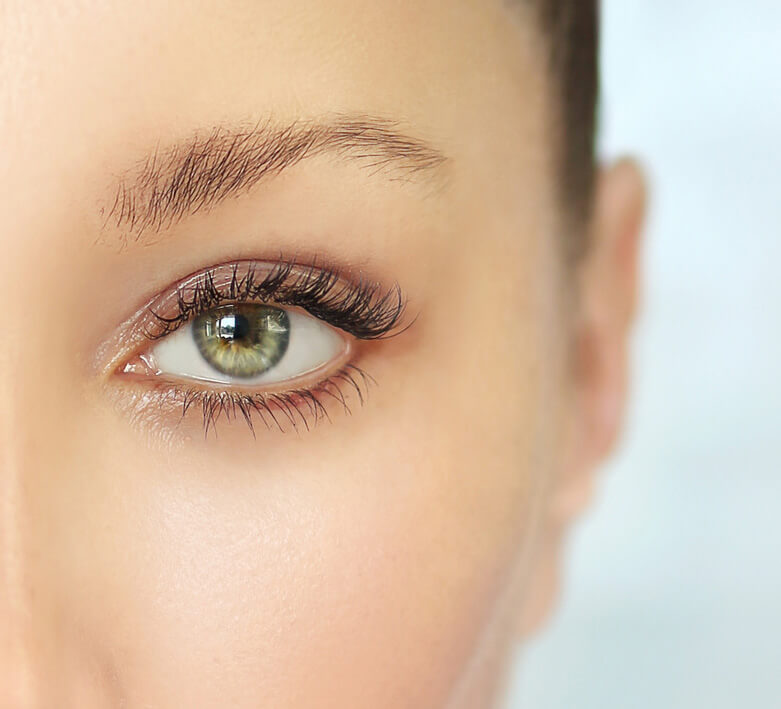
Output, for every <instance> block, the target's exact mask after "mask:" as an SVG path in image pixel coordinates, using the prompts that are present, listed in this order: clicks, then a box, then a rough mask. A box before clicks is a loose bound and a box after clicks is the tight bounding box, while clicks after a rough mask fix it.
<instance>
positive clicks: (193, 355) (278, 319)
mask: <svg viewBox="0 0 781 709" xmlns="http://www.w3.org/2000/svg"><path fill="white" fill-rule="evenodd" d="M347 349H348V341H347V339H346V338H345V337H342V336H341V335H339V334H338V333H337V331H336V330H335V329H334V328H332V327H330V326H328V325H326V324H325V323H323V322H322V321H320V320H318V319H317V318H315V317H313V316H311V315H307V314H304V313H301V312H299V311H297V310H290V309H284V308H280V307H276V306H273V305H266V304H256V303H233V304H229V305H222V306H219V307H215V308H212V309H211V310H207V311H206V312H204V313H202V314H201V315H199V316H197V317H196V318H194V319H193V320H192V321H190V322H189V323H187V324H186V325H183V326H182V327H180V328H179V329H177V330H176V331H175V332H173V333H171V334H169V335H166V336H165V337H164V338H163V339H162V340H161V341H160V342H159V343H158V344H156V345H155V346H154V347H153V348H152V350H151V352H150V357H151V360H152V364H153V366H154V368H155V370H156V371H157V373H158V374H160V375H168V376H170V377H175V378H178V379H195V380H201V381H207V382H216V383H221V384H233V385H236V386H244V387H246V386H255V385H261V384H276V383H279V382H285V381H288V380H292V379H298V378H299V377H302V376H305V375H307V374H310V373H312V372H314V371H316V370H319V369H321V368H323V367H325V366H326V365H328V364H329V363H331V362H332V361H334V360H336V359H339V358H340V357H341V356H342V355H344V354H345V353H346V352H347Z"/></svg>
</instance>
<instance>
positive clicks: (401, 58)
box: [0, 0, 550, 204]
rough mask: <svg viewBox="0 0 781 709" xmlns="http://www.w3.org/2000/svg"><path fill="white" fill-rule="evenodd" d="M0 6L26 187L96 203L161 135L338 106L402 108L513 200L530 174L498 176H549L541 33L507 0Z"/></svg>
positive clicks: (11, 165) (9, 127)
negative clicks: (63, 188)
mask: <svg viewBox="0 0 781 709" xmlns="http://www.w3.org/2000/svg"><path fill="white" fill-rule="evenodd" d="M0 12H2V13H3V18H2V22H1V23H0V25H2V27H3V28H4V29H3V30H2V32H3V36H2V45H3V46H4V52H3V60H2V64H0V73H1V74H2V76H1V77H0V78H1V79H2V80H0V86H2V87H4V88H2V89H0V91H2V94H0V101H1V102H2V106H0V121H2V122H3V123H4V124H5V125H3V126H2V128H3V130H4V133H5V134H6V135H13V136H15V149H14V151H13V153H12V155H11V159H10V160H9V161H8V162H7V163H6V169H7V171H8V175H7V177H8V182H9V183H10V182H14V183H16V184H19V189H20V190H21V189H22V182H20V181H18V180H15V179H11V176H10V173H11V172H14V173H15V174H16V175H19V173H20V171H21V172H22V173H26V174H27V175H28V176H29V180H28V182H27V184H29V182H30V181H32V182H34V183H36V184H39V185H40V186H41V187H44V186H45V185H46V181H47V179H48V180H51V181H54V182H56V184H58V185H63V184H68V185H70V186H74V185H75V184H77V183H78V184H80V185H84V192H85V195H84V200H85V203H86V202H88V201H89V200H90V199H91V198H92V196H91V194H90V195H87V194H86V192H87V190H88V189H89V190H91V191H92V192H95V191H100V189H101V180H103V177H104V175H109V174H111V175H117V174H121V173H122V171H123V170H125V169H126V168H127V167H128V166H129V165H133V164H134V161H136V162H137V161H138V160H139V159H143V157H144V156H145V155H148V153H149V150H150V148H154V146H155V145H168V144H174V145H176V143H177V141H181V140H187V139H188V138H189V137H190V136H192V135H193V134H197V133H198V132H199V131H203V130H207V131H208V130H210V129H212V128H213V127H214V126H220V125H223V124H236V123H240V124H241V125H247V124H254V123H256V122H257V121H262V120H266V119H276V120H278V121H279V122H280V123H281V124H285V123H287V122H288V121H289V120H291V119H293V118H305V119H309V118H317V117H320V116H324V115H326V116H327V115H330V116H333V115H340V114H343V115H350V116H352V115H362V114H367V115H372V116H380V117H382V118H385V119H389V120H393V121H395V120H400V121H402V124H403V126H404V127H405V130H406V132H407V133H410V134H412V135H413V136H415V137H416V138H421V139H423V140H426V141H428V142H429V143H431V144H433V145H435V146H436V148H437V149H438V150H441V152H442V153H444V154H446V155H447V156H448V157H452V158H453V163H454V165H455V167H456V171H457V172H458V171H459V170H460V174H462V175H468V176H469V181H470V182H471V184H472V187H471V188H470V189H473V188H474V185H475V184H486V185H487V184H490V183H492V182H496V183H498V186H499V188H500V189H501V190H507V194H506V195H505V196H506V198H507V199H508V200H509V201H511V200H512V199H517V193H518V192H519V191H521V192H524V191H528V189H526V188H527V187H528V185H520V186H519V185H509V184H508V183H507V181H506V180H499V179H497V175H499V174H500V173H501V174H510V175H518V176H519V177H522V176H523V175H533V176H534V180H536V181H537V183H539V181H540V180H539V177H540V175H541V174H544V173H545V172H546V170H547V167H548V162H549V160H548V153H549V152H550V151H549V150H548V147H547V146H548V145H549V144H550V141H549V139H548V134H547V125H548V123H549V122H548V120H547V118H546V99H545V97H546V84H547V82H546V80H545V78H544V76H543V73H544V72H543V71H542V69H541V67H542V66H543V63H542V62H541V61H540V60H539V59H538V57H539V56H541V52H540V51H539V47H538V46H537V43H538V42H539V41H540V40H539V38H538V37H537V34H536V32H535V31H534V30H533V27H532V23H524V22H523V19H522V18H521V17H520V16H519V14H518V13H517V11H516V12H513V13H512V14H511V13H509V12H508V11H507V10H506V9H505V8H504V7H503V3H501V2H495V3H494V2H489V3H486V2H483V0H455V1H454V0H418V1H416V2H397V1H396V0H373V1H372V2H368V3H367V2H365V0H287V1H286V2H284V3H280V2H273V1H271V0H260V1H253V2H249V1H246V0H245V1H242V0H225V1H220V2H216V1H214V2H205V1H199V2H193V1H192V0H187V1H185V0H181V1H178V2H177V1H174V2H165V3H160V2H133V3H127V2H113V1H106V0H100V1H98V0H95V1H93V2H89V1H82V2H77V3H68V4H65V5H62V4H54V3H28V2H22V0H18V1H17V2H13V1H12V2H9V3H4V5H3V9H2V10H0ZM33 156H36V157H37V158H41V157H42V158H43V160H41V159H36V160H33V159H31V158H32V157H33ZM14 158H15V159H16V160H15V161H14ZM2 169H3V168H2V167H0V170H2ZM457 186H458V185H456V187H457ZM496 187H497V185H492V186H491V190H494V191H495V189H496ZM6 194H7V196H8V192H7V193H6ZM71 197H72V198H73V199H74V200H76V201H78V199H80V197H81V195H80V194H79V193H78V192H74V193H72V195H71ZM22 201H23V200H22ZM20 204H21V203H20Z"/></svg>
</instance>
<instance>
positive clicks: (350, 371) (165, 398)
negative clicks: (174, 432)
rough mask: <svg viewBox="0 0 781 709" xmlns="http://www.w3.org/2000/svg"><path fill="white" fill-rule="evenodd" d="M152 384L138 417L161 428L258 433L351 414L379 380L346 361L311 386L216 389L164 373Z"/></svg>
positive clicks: (137, 402) (141, 397)
mask: <svg viewBox="0 0 781 709" xmlns="http://www.w3.org/2000/svg"><path fill="white" fill-rule="evenodd" d="M150 384H151V385H150V386H149V387H148V388H147V387H145V391H143V392H141V393H139V394H138V395H137V396H136V397H134V401H133V402H132V403H131V406H135V410H134V411H133V412H132V418H135V419H138V418H143V419H144V420H145V421H147V422H148V421H149V420H150V418H151V419H153V421H154V427H155V428H156V429H159V427H160V425H161V424H162V425H163V426H164V427H165V428H169V429H171V428H172V429H177V428H181V427H182V426H183V425H184V424H186V423H187V422H188V421H189V422H191V423H192V422H197V424H198V425H199V427H201V428H202V429H203V432H204V435H206V436H208V435H209V434H210V433H212V432H213V431H215V430H216V429H217V427H218V426H223V425H231V424H234V423H239V424H242V425H245V426H246V427H247V428H248V429H249V430H250V432H251V433H252V434H253V435H254V436H256V437H257V434H258V433H259V432H260V431H261V430H270V431H277V432H282V433H290V432H299V433H300V432H302V431H306V430H310V429H312V428H314V427H315V426H318V425H320V424H321V423H323V422H331V421H332V419H333V416H334V414H347V415H350V414H352V413H354V412H355V410H356V409H357V408H360V407H361V406H363V404H364V403H365V402H366V399H367V395H368V393H369V390H370V389H371V388H372V387H373V386H374V385H376V381H375V380H374V378H373V377H372V376H371V375H370V374H368V372H366V371H365V370H364V369H362V368H361V367H358V366H357V365H354V364H351V363H346V364H344V365H343V366H342V367H340V368H339V369H338V370H336V371H333V372H331V373H330V374H327V375H326V376H324V377H323V378H321V379H320V380H318V381H315V382H314V383H310V384H309V385H308V386H300V387H288V388H285V389H278V390H263V391H256V392H249V391H241V390H233V389H226V388H220V389H214V388H208V387H198V386H192V385H191V384H190V383H186V382H170V381H160V380H159V379H156V380H154V381H152V382H151V383H150ZM185 428H186V427H185Z"/></svg>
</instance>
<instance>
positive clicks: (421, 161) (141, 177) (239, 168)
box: [101, 115, 448, 239]
mask: <svg viewBox="0 0 781 709" xmlns="http://www.w3.org/2000/svg"><path fill="white" fill-rule="evenodd" d="M398 125H399V124H398V122H396V121H392V120H389V119H385V118H380V117H376V116H366V115H361V116H349V115H337V116H335V117H332V118H331V119H330V120H328V121H322V120H303V119H298V120H295V121H292V122H289V123H287V124H282V125H280V124H276V123H274V122H273V121H271V120H270V119H269V120H266V121H264V122H262V123H261V122H259V123H257V124H255V125H252V126H246V125H244V126H224V125H223V126H217V127H215V128H213V129H212V130H211V131H209V132H208V133H206V134H205V135H204V134H203V133H201V134H195V135H193V136H192V137H190V138H189V139H186V140H184V141H183V142H179V143H173V144H171V145H168V146H160V145H158V146H157V147H156V148H155V149H154V150H152V151H151V152H150V153H149V154H148V155H147V156H145V157H144V158H142V159H141V160H140V161H138V163H137V164H136V165H135V166H134V167H132V168H130V169H128V170H126V171H125V172H123V173H121V175H120V177H119V179H118V180H117V184H116V192H115V197H114V199H113V202H108V203H106V205H105V206H103V207H102V208H101V213H102V216H103V218H104V224H103V225H104V228H109V227H113V228H114V229H118V230H121V231H122V232H123V233H124V234H125V235H130V236H132V237H134V238H135V239H139V238H140V237H141V236H142V235H143V234H145V233H147V232H160V231H163V230H165V229H168V228H170V227H172V226H173V225H175V224H176V223H178V222H179V221H180V220H182V219H183V218H185V217H186V216H187V215H190V214H194V213H197V212H201V211H208V210H209V209H211V208H213V207H214V206H215V205H217V204H218V203H219V202H221V201H223V200H225V199H228V198H230V197H235V196H238V195H240V194H243V193H246V192H247V191H248V190H249V189H250V188H251V187H252V186H253V185H255V184H256V183H257V182H259V181H260V180H261V179H263V178H264V177H267V176H270V175H278V174H279V173H281V172H282V171H284V170H285V169H287V168H289V167H292V166H293V165H296V164H298V163H300V162H301V161H303V160H305V159H307V158H310V157H313V156H317V155H322V154H325V153H331V154H334V155H337V156H338V157H340V158H343V159H346V160H350V161H354V162H356V163H358V164H359V165H361V166H362V167H365V168H368V169H370V170H372V171H373V172H374V173H383V174H385V175H386V177H387V178H388V179H389V180H403V181H416V180H418V179H420V178H424V179H427V180H430V179H431V178H432V177H434V176H435V175H436V174H440V175H441V172H442V171H441V168H442V166H443V164H444V163H446V162H447V160H448V158H447V157H446V156H445V155H444V154H443V153H442V152H441V151H440V150H438V149H437V148H435V147H434V146H433V145H431V144H429V143H427V142H425V141H424V140H422V139H420V138H416V137H413V136H411V135H407V134H405V133H402V132H401V131H400V130H399V129H398Z"/></svg>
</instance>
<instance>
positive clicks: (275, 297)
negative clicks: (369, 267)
mask: <svg viewBox="0 0 781 709" xmlns="http://www.w3.org/2000/svg"><path fill="white" fill-rule="evenodd" d="M216 270H217V268H211V269H208V270H206V271H204V272H203V273H202V274H201V275H200V276H198V277H197V280H196V281H195V283H194V284H193V283H189V284H188V285H187V287H186V288H185V287H183V286H179V287H178V288H177V291H176V308H177V312H176V313H175V314H174V315H172V316H166V315H163V314H161V313H158V312H156V311H155V310H154V309H151V308H150V313H151V315H152V316H153V318H154V322H155V325H156V326H157V327H156V329H153V330H147V331H146V333H145V334H146V336H147V337H148V338H149V339H151V340H156V339H161V338H163V337H165V336H166V335H169V334H171V333H172V332H174V331H175V330H177V329H178V328H179V327H181V326H182V325H185V324H186V323H188V322H189V321H190V320H192V319H193V318H195V317H197V316H198V315H200V314H202V313H204V312H206V311H208V310H210V309H212V308H214V307H216V306H218V305H220V304H222V303H226V302H244V301H259V302H272V303H276V304H279V305H288V306H297V307H300V308H302V309H303V310H305V311H306V312H308V313H309V314H310V315H313V316H314V317H316V318H319V319H320V320H323V321H324V322H327V323H328V324H330V325H332V326H334V327H336V328H339V329H340V330H343V331H344V332H346V333H348V334H350V335H352V336H353V337H355V338H357V339H359V340H377V339H382V338H385V337H388V336H390V335H391V334H398V332H395V333H394V332H393V331H394V330H395V329H396V328H397V326H398V325H399V323H400V322H401V320H402V318H403V316H404V313H405V311H406V306H407V303H406V299H405V297H404V295H403V293H402V291H401V288H400V286H399V285H398V283H394V284H393V285H392V286H391V287H390V288H388V289H383V287H382V286H381V285H380V284H379V283H375V282H372V281H366V280H364V278H363V277H362V276H361V277H360V278H359V279H358V281H357V282H350V281H348V280H345V279H343V277H342V274H341V273H340V271H338V270H337V269H335V268H331V267H317V266H314V265H309V266H304V267H303V268H302V267H301V266H299V265H298V264H296V263H295V262H294V261H284V260H280V261H278V262H277V263H275V264H274V265H273V266H272V268H271V269H270V270H269V271H267V272H264V273H258V270H257V266H256V265H255V264H252V263H250V264H249V266H248V267H247V268H246V271H245V272H243V273H242V272H241V264H239V263H236V264H233V265H232V266H231V278H230V280H229V281H228V282H227V283H225V284H222V285H218V284H217V283H216V282H215V274H216ZM410 324H411V323H410ZM407 327H409V325H407ZM405 329H406V328H405Z"/></svg>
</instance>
